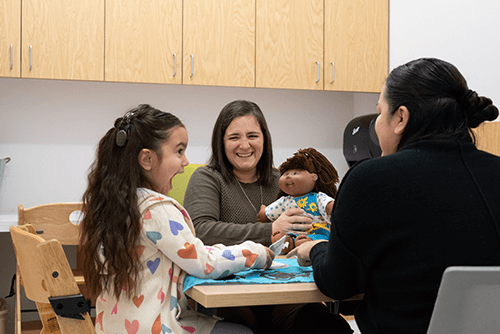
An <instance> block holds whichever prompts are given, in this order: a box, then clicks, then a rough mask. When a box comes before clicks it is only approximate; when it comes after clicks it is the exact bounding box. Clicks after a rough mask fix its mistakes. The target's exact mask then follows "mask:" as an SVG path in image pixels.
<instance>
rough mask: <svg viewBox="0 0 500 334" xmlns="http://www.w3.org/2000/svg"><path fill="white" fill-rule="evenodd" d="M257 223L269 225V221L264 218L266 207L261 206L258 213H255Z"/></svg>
mask: <svg viewBox="0 0 500 334" xmlns="http://www.w3.org/2000/svg"><path fill="white" fill-rule="evenodd" d="M257 221H260V222H261V223H269V222H270V220H269V218H267V216H266V206H265V205H264V204H262V205H261V206H260V211H259V213H257Z"/></svg>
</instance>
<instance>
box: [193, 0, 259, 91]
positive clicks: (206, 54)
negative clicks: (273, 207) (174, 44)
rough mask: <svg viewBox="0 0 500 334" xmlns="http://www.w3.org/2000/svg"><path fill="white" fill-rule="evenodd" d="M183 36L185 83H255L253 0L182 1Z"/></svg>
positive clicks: (225, 84)
mask: <svg viewBox="0 0 500 334" xmlns="http://www.w3.org/2000/svg"><path fill="white" fill-rule="evenodd" d="M183 35H184V37H183V43H184V51H183V54H184V55H183V67H184V71H183V77H184V79H183V83H184V84H188V85H212V86H235V87H254V86H255V0H238V1H234V0H184V28H183ZM192 62H193V66H192Z"/></svg>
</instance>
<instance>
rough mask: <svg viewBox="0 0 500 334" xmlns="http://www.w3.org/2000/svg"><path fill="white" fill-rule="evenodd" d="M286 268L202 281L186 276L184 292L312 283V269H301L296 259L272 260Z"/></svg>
mask: <svg viewBox="0 0 500 334" xmlns="http://www.w3.org/2000/svg"><path fill="white" fill-rule="evenodd" d="M274 261H275V262H281V263H284V264H286V265H288V267H286V268H280V269H267V270H264V269H251V270H246V271H240V272H237V273H236V274H234V275H230V276H228V277H226V278H222V279H203V278H197V277H194V276H191V275H186V278H185V279H184V291H186V290H189V289H190V288H192V287H193V286H195V285H200V284H270V283H300V282H302V283H304V282H305V283H309V282H314V278H313V272H312V267H311V266H309V267H301V266H299V264H298V263H297V259H274Z"/></svg>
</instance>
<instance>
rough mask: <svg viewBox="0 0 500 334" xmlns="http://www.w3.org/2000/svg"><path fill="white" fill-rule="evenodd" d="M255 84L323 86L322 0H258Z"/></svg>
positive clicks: (292, 86)
mask: <svg viewBox="0 0 500 334" xmlns="http://www.w3.org/2000/svg"><path fill="white" fill-rule="evenodd" d="M256 40H257V42H256V43H257V45H256V51H257V52H256V86H257V87H264V88H292V89H313V90H316V89H317V90H322V89H323V0H257V38H256Z"/></svg>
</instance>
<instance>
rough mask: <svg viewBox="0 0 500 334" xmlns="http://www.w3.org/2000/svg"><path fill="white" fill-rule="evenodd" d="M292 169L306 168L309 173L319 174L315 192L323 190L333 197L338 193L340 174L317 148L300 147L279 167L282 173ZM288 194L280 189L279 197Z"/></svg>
mask: <svg viewBox="0 0 500 334" xmlns="http://www.w3.org/2000/svg"><path fill="white" fill-rule="evenodd" d="M291 169H304V170H307V171H308V172H309V173H314V174H316V175H318V180H316V183H315V185H314V189H313V192H315V193H318V192H323V193H325V194H327V195H328V196H330V197H332V198H335V196H336V195H337V183H338V182H339V174H338V173H337V170H336V169H335V167H333V165H332V163H331V162H330V161H329V160H328V159H327V157H325V156H324V155H323V154H321V153H320V152H318V151H317V150H316V149H314V148H312V147H309V148H304V149H300V150H298V151H297V152H296V153H295V154H294V155H293V156H292V157H290V158H288V159H287V160H286V161H285V162H283V163H282V164H281V165H280V167H279V170H280V174H281V175H283V173H285V172H286V171H288V170H291ZM286 195H287V194H286V193H285V192H284V191H283V190H281V189H280V191H279V193H278V196H277V198H280V197H282V196H286Z"/></svg>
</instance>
